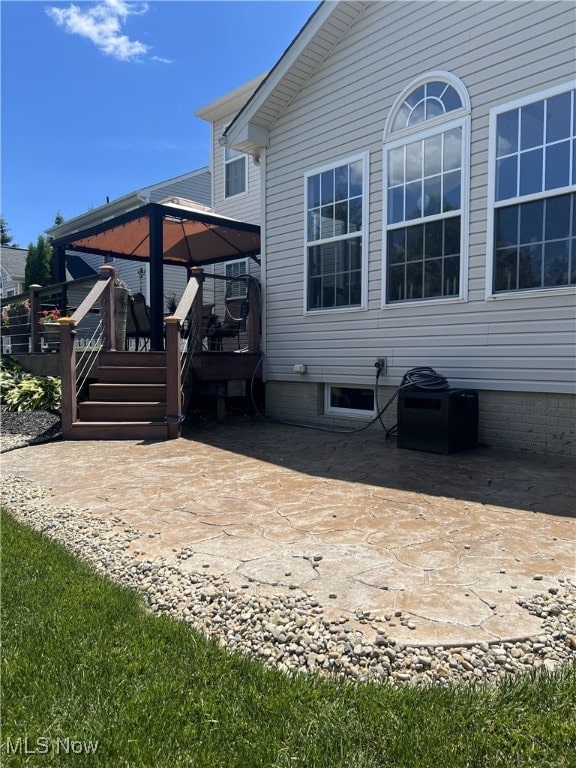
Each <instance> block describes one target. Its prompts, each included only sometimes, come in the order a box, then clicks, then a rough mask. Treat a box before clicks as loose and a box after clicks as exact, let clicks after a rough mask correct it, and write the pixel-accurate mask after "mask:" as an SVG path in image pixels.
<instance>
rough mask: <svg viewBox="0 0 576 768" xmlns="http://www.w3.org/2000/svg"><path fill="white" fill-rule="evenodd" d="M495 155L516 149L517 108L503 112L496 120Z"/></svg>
mask: <svg viewBox="0 0 576 768" xmlns="http://www.w3.org/2000/svg"><path fill="white" fill-rule="evenodd" d="M496 141H497V146H496V157H502V155H510V154H512V153H513V152H517V151H518V110H517V109H514V110H512V111H511V112H503V113H502V114H501V115H498V119H497V121H496Z"/></svg>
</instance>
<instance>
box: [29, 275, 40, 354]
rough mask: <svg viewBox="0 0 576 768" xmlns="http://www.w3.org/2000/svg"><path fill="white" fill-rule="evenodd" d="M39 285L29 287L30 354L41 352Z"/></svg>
mask: <svg viewBox="0 0 576 768" xmlns="http://www.w3.org/2000/svg"><path fill="white" fill-rule="evenodd" d="M41 287H42V286H41V285H36V284H34V285H31V286H30V341H31V346H32V352H35V353H38V352H41V351H42V344H41V338H42V337H41V334H40V322H39V320H40V309H41V304H40V288H41Z"/></svg>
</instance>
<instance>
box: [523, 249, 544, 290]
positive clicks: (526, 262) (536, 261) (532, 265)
mask: <svg viewBox="0 0 576 768" xmlns="http://www.w3.org/2000/svg"><path fill="white" fill-rule="evenodd" d="M541 285H542V246H541V245H531V246H529V247H525V248H520V264H519V269H518V288H539V287H540V286H541Z"/></svg>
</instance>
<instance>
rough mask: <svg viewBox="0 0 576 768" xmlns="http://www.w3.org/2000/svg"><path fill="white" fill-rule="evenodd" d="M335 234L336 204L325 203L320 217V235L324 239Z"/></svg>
mask: <svg viewBox="0 0 576 768" xmlns="http://www.w3.org/2000/svg"><path fill="white" fill-rule="evenodd" d="M333 236H334V206H333V205H325V206H324V207H323V208H322V214H321V218H320V237H321V238H322V239H324V238H326V237H333Z"/></svg>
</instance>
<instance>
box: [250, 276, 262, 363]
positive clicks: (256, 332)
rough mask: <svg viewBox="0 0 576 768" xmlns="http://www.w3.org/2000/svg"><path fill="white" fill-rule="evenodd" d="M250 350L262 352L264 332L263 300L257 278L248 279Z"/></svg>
mask: <svg viewBox="0 0 576 768" xmlns="http://www.w3.org/2000/svg"><path fill="white" fill-rule="evenodd" d="M246 322H247V326H248V327H247V330H248V351H249V352H260V338H261V334H262V302H261V299H260V285H259V284H258V283H257V282H256V281H255V280H248V317H247V318H246Z"/></svg>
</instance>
